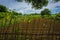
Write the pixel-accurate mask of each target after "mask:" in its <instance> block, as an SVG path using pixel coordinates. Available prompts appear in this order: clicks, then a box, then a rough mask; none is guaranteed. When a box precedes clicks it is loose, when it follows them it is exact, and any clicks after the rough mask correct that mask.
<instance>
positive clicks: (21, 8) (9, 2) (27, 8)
mask: <svg viewBox="0 0 60 40" xmlns="http://www.w3.org/2000/svg"><path fill="white" fill-rule="evenodd" d="M0 4H2V5H5V6H6V7H7V8H9V9H12V10H13V9H16V10H15V11H17V12H22V13H24V14H25V13H26V14H27V13H35V12H36V13H40V12H41V11H42V10H44V9H45V8H48V9H50V10H51V12H52V13H57V12H60V1H59V2H56V3H54V2H53V1H52V0H49V3H48V5H47V6H46V7H43V8H42V9H37V10H35V9H32V8H31V7H32V5H31V4H28V3H26V2H24V1H23V2H17V1H15V0H0Z"/></svg>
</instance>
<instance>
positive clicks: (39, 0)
mask: <svg viewBox="0 0 60 40" xmlns="http://www.w3.org/2000/svg"><path fill="white" fill-rule="evenodd" d="M25 1H26V2H28V3H32V8H36V9H40V8H42V7H43V6H46V5H47V4H48V0H25Z"/></svg>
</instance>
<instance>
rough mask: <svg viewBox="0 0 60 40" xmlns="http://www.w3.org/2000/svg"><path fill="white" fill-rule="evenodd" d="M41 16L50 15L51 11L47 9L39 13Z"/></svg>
mask: <svg viewBox="0 0 60 40" xmlns="http://www.w3.org/2000/svg"><path fill="white" fill-rule="evenodd" d="M41 15H42V16H44V15H48V16H49V15H51V11H50V10H49V9H44V10H43V11H41Z"/></svg>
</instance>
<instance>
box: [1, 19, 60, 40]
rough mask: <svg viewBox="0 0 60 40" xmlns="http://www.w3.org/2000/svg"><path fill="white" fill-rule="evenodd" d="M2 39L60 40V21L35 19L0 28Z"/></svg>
mask: <svg viewBox="0 0 60 40" xmlns="http://www.w3.org/2000/svg"><path fill="white" fill-rule="evenodd" d="M0 40H60V23H58V22H55V21H53V20H49V19H44V18H42V19H33V20H32V21H31V22H28V21H26V22H24V21H23V22H20V23H15V24H13V25H9V26H8V27H1V28H0Z"/></svg>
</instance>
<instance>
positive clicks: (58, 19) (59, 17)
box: [55, 13, 60, 22]
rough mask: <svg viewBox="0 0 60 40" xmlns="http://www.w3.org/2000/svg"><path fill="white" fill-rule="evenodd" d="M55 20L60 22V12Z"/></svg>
mask: <svg viewBox="0 0 60 40" xmlns="http://www.w3.org/2000/svg"><path fill="white" fill-rule="evenodd" d="M55 20H56V21H59V22H60V13H58V14H57V15H56V17H55Z"/></svg>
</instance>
